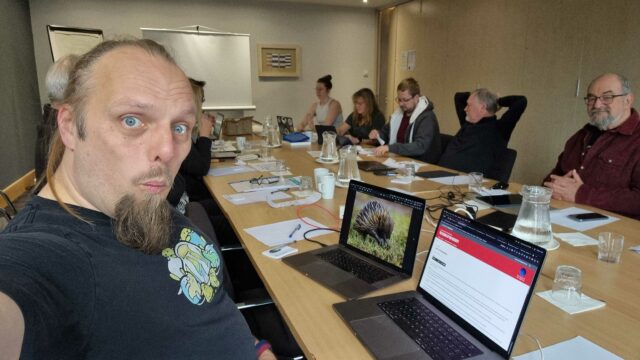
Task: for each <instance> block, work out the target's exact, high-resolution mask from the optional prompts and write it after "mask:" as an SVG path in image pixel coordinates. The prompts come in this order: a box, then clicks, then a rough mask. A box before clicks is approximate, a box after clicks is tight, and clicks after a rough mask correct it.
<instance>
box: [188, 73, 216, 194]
mask: <svg viewBox="0 0 640 360" xmlns="http://www.w3.org/2000/svg"><path fill="white" fill-rule="evenodd" d="M189 82H190V83H191V89H192V90H193V96H194V102H195V105H196V107H197V108H198V111H197V113H196V124H197V125H196V126H197V129H196V130H197V134H198V136H197V137H195V139H194V141H193V143H192V144H191V150H190V151H189V155H187V158H186V159H184V161H183V162H182V164H181V165H180V172H179V174H180V175H181V176H182V177H184V180H185V187H186V192H187V195H189V199H190V200H191V201H200V200H208V199H213V198H212V197H211V193H209V189H207V187H206V185H205V184H204V180H203V177H204V176H206V175H207V174H208V173H209V168H210V167H211V138H210V136H211V129H213V124H214V121H215V118H213V117H212V116H210V115H209V113H207V112H203V111H202V110H201V109H202V104H203V103H204V86H205V85H206V83H205V82H204V81H199V80H194V79H191V78H189ZM195 133H196V132H194V134H195Z"/></svg>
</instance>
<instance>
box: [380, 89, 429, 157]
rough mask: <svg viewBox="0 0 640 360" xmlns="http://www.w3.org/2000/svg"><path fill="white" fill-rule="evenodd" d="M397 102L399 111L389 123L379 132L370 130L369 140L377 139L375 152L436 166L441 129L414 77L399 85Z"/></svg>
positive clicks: (392, 116)
mask: <svg viewBox="0 0 640 360" xmlns="http://www.w3.org/2000/svg"><path fill="white" fill-rule="evenodd" d="M397 95H398V97H397V98H396V102H397V103H398V106H400V108H399V109H398V110H396V111H395V112H394V113H393V114H392V115H391V120H389V122H388V123H387V124H386V125H385V126H383V127H382V129H380V131H378V130H371V132H370V133H369V138H370V139H374V140H378V142H379V143H380V146H378V147H377V148H376V149H375V150H374V153H375V155H376V156H382V155H384V154H386V153H387V152H392V153H396V154H398V155H403V156H409V157H412V158H415V159H417V160H422V161H425V162H429V163H432V164H435V163H436V162H437V161H438V158H440V147H441V145H440V127H439V126H438V118H437V117H436V114H435V113H434V112H433V103H431V102H430V101H429V99H427V97H426V96H420V85H419V84H418V82H417V81H416V80H415V79H413V78H407V79H404V80H402V81H401V82H400V84H398V88H397Z"/></svg>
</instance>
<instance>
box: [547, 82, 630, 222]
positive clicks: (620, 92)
mask: <svg viewBox="0 0 640 360" xmlns="http://www.w3.org/2000/svg"><path fill="white" fill-rule="evenodd" d="M584 99H585V103H586V104H587V113H588V115H589V124H587V125H585V126H584V127H583V128H582V129H580V130H579V131H578V132H577V133H576V134H575V135H573V136H572V137H571V138H570V139H569V140H568V141H567V143H566V145H565V148H564V151H563V152H562V154H560V156H559V157H558V163H557V164H556V167H555V168H554V169H553V170H552V171H551V174H549V176H547V178H546V179H545V180H546V181H545V183H544V185H545V186H547V187H549V188H551V189H552V190H553V198H554V199H557V200H565V201H572V202H576V203H580V204H587V205H591V206H595V207H599V208H601V209H605V210H609V211H613V212H617V213H620V214H622V215H625V216H629V217H632V218H636V219H640V116H639V115H638V112H637V111H636V110H635V109H634V108H633V107H632V105H633V93H632V92H631V86H630V84H629V81H628V80H627V79H625V78H624V77H623V76H621V75H618V74H603V75H600V76H598V77H597V78H595V79H594V80H593V81H592V82H591V84H589V88H588V91H587V96H586V97H585V98H584Z"/></svg>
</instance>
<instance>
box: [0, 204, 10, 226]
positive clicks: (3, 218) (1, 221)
mask: <svg viewBox="0 0 640 360" xmlns="http://www.w3.org/2000/svg"><path fill="white" fill-rule="evenodd" d="M9 221H11V216H9V214H7V211H6V210H5V209H3V208H1V207H0V230H3V229H4V228H5V227H7V224H9Z"/></svg>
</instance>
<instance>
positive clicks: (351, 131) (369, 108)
mask: <svg viewBox="0 0 640 360" xmlns="http://www.w3.org/2000/svg"><path fill="white" fill-rule="evenodd" d="M351 98H352V100H353V112H352V113H351V114H350V115H349V117H348V118H347V120H346V121H345V122H344V123H343V124H342V125H340V127H338V129H337V131H338V134H339V135H343V136H345V137H347V138H348V139H349V140H350V141H351V143H352V144H360V143H362V142H363V141H364V142H365V143H372V142H373V140H371V141H369V133H370V132H371V130H374V129H375V130H380V129H381V128H382V127H383V126H384V114H382V112H381V111H380V108H378V103H377V102H376V97H375V95H374V94H373V91H371V89H369V88H362V89H360V90H358V91H356V92H355V93H354V94H353V96H352V97H351Z"/></svg>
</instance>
